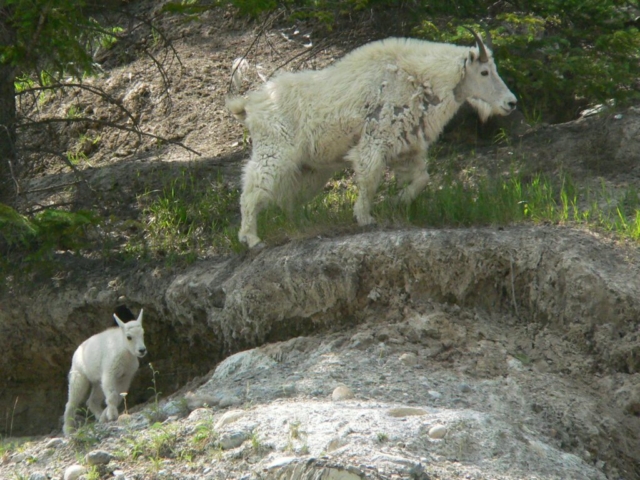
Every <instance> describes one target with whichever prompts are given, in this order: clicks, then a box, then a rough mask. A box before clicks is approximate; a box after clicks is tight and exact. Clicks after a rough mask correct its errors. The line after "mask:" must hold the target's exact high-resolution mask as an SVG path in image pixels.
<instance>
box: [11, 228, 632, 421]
mask: <svg viewBox="0 0 640 480" xmlns="http://www.w3.org/2000/svg"><path fill="white" fill-rule="evenodd" d="M634 256H635V253H633V252H630V251H626V250H625V249H624V248H622V247H615V246H613V245H611V244H610V243H609V242H607V241H605V240H601V239H598V238H596V237H595V236H593V235H591V234H587V233H582V232H578V231H574V230H570V229H558V228H544V227H543V228H539V227H514V228H508V229H491V228H484V229H469V230H411V231H401V232H371V233H365V234H360V235H354V236H351V237H345V238H335V239H316V240H311V241H306V242H300V243H290V244H287V245H284V246H281V247H277V248H271V249H266V250H264V251H261V252H258V253H248V254H246V255H245V256H244V257H233V258H227V259H220V260H218V261H208V262H202V263H198V264H196V265H194V266H192V267H190V268H188V269H186V270H184V271H182V272H178V273H176V272H163V271H162V270H160V269H157V270H148V271H146V270H145V271H135V272H127V271H122V270H119V269H116V268H115V267H111V270H106V271H104V272H103V274H101V275H96V274H93V276H91V275H90V276H89V277H88V278H87V276H86V275H85V276H84V277H83V279H82V281H81V282H80V281H74V280H73V279H71V280H66V281H60V282H54V283H53V284H52V283H46V284H45V283H42V284H33V285H30V289H29V291H28V292H27V291H24V290H17V289H16V290H14V291H11V292H8V293H6V294H5V295H4V298H3V299H2V304H3V308H2V310H1V311H0V315H1V318H0V322H1V324H2V325H3V332H4V335H3V336H2V338H1V339H0V342H2V344H1V345H0V348H2V350H3V352H4V355H3V356H2V358H1V359H0V377H2V378H5V379H7V380H6V382H5V383H4V388H3V389H2V392H1V393H0V405H1V408H2V411H3V412H4V413H3V415H5V416H6V417H7V418H9V419H10V421H11V422H10V423H9V422H7V425H6V426H4V428H5V430H3V432H8V431H9V428H11V429H12V430H11V431H12V432H13V434H16V433H44V432H47V431H50V430H55V429H56V428H58V417H59V416H60V414H61V412H62V410H63V405H64V402H65V397H66V391H65V390H66V378H65V376H66V372H67V370H68V368H69V365H70V359H71V354H72V352H73V350H74V349H75V347H76V346H77V344H79V343H80V342H81V341H82V340H83V339H85V338H87V337H88V336H90V335H91V334H93V333H95V332H96V331H99V330H101V329H103V328H105V327H106V326H108V325H109V324H110V322H111V313H110V312H111V311H112V309H113V307H114V306H115V305H116V304H117V302H118V301H119V300H120V301H123V300H126V301H127V302H128V303H129V304H130V306H132V307H133V308H134V309H135V308H139V307H144V309H145V317H146V318H148V320H147V321H146V322H145V330H146V331H147V335H146V336H147V343H148V347H149V351H150V355H149V357H150V361H151V362H152V363H153V367H154V369H155V370H156V371H158V372H159V376H158V382H160V383H159V387H158V389H159V390H160V391H161V392H164V393H165V394H166V393H168V392H170V391H173V390H175V389H177V388H178V387H179V386H181V385H183V384H184V383H185V382H186V381H187V380H188V379H190V378H193V377H194V376H197V375H200V374H203V373H205V372H206V371H208V370H209V369H210V368H212V367H213V366H215V364H216V363H218V362H219V361H220V360H222V359H223V358H225V357H226V356H228V355H229V354H231V353H233V352H236V351H239V350H243V349H247V348H252V347H255V346H258V345H262V344H264V343H266V342H273V341H278V340H284V339H287V338H292V337H295V336H298V335H305V334H309V333H312V332H317V331H321V330H328V329H335V328H339V327H340V326H350V325H355V324H359V323H362V322H365V321H368V320H370V319H372V318H376V319H384V321H387V322H393V321H395V320H396V319H399V318H401V317H402V316H403V312H405V310H406V309H410V308H414V309H415V308H417V306H420V305H422V304H425V303H429V302H438V303H445V304H451V305H458V306H462V307H468V308H475V309H478V310H480V311H483V312H489V313H490V314H495V315H503V314H509V315H514V316H515V317H516V318H518V319H519V320H520V321H522V322H526V323H527V324H530V325H532V326H535V327H536V328H549V329H553V331H555V332H557V334H558V335H565V336H569V337H570V338H571V339H573V342H574V343H573V344H574V347H575V348H576V349H579V350H580V351H583V352H587V353H589V354H590V357H589V358H590V365H591V367H592V368H593V370H594V371H601V372H609V371H614V372H619V373H623V374H635V373H636V372H638V370H639V369H640V355H638V351H639V344H640V340H639V339H638V336H637V332H638V323H639V320H638V319H639V318H640V315H638V313H639V312H640V300H638V297H637V295H636V292H637V291H638V289H639V287H640V285H639V283H640V278H639V276H638V272H637V266H636V265H638V262H637V260H636V259H635V257H634ZM86 271H96V270H95V269H89V268H86V267H85V272H86ZM147 315H148V317H147ZM532 328H533V327H532ZM532 348H534V347H532ZM535 348H540V347H539V346H538V347H535ZM141 371H142V372H141V374H140V375H139V376H138V379H137V382H138V383H134V385H133V386H132V394H131V397H130V402H132V403H135V401H136V400H137V401H140V400H141V397H145V395H146V397H147V398H148V397H149V396H150V395H151V393H150V392H149V391H147V388H146V387H145V386H148V385H149V383H150V380H149V379H150V375H151V369H145V367H144V366H142V367H141ZM145 372H146V373H145ZM630 408H631V407H630Z"/></svg>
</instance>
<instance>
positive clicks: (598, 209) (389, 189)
mask: <svg viewBox="0 0 640 480" xmlns="http://www.w3.org/2000/svg"><path fill="white" fill-rule="evenodd" d="M398 191H399V188H398V186H397V185H396V184H395V182H394V181H393V180H391V181H389V182H387V183H386V184H385V185H384V186H383V188H382V189H381V191H380V192H379V194H378V198H377V203H376V204H375V206H374V209H373V214H374V217H375V218H376V219H377V221H378V223H379V224H380V225H382V226H393V227H400V228H401V227H406V226H417V227H435V228H442V227H470V226H488V225H496V226H505V225H510V224H518V223H523V222H531V223H534V224H539V223H553V224H563V225H576V226H577V225H579V226H586V227H589V228H592V229H596V230H603V231H607V232H612V233H615V234H616V235H619V236H620V237H622V238H628V239H632V240H636V241H638V240H640V210H639V209H638V207H639V204H640V201H639V200H638V192H637V191H635V190H634V189H628V190H627V191H625V192H623V195H622V196H619V195H618V196H619V197H620V198H617V199H616V198H615V197H614V195H613V193H612V192H609V191H607V189H606V188H604V187H603V188H602V189H601V190H599V191H592V190H589V189H586V188H582V189H581V188H579V187H578V186H576V185H574V183H573V182H572V181H571V178H570V177H568V176H565V177H563V178H562V179H561V180H560V181H558V182H552V181H551V180H549V178H547V177H545V176H542V175H536V176H533V177H530V178H523V177H522V176H519V175H510V176H506V177H502V178H499V179H490V178H481V179H477V180H476V181H475V182H473V183H471V182H462V181H460V180H458V179H455V178H451V177H445V178H443V179H441V180H438V181H434V182H433V184H432V185H431V186H430V187H429V188H427V189H426V190H425V191H424V192H423V193H422V194H421V195H420V196H419V197H418V198H417V199H416V200H415V201H414V202H413V203H412V204H411V205H408V206H407V205H402V204H397V202H395V196H396V195H397V193H398ZM356 197H357V191H356V189H355V187H354V186H353V184H352V183H350V182H349V181H345V180H340V181H336V182H333V184H332V185H331V187H330V188H329V191H328V192H327V193H325V194H324V195H320V196H318V197H317V198H315V199H314V200H312V201H311V202H310V203H308V204H307V205H303V206H300V207H297V208H295V209H294V211H293V213H292V214H290V215H285V214H284V213H283V212H281V211H280V210H278V209H269V210H267V211H266V212H263V213H262V214H261V216H260V221H259V230H258V234H259V235H260V236H261V238H263V239H265V240H266V241H267V243H269V241H270V240H271V241H274V242H275V243H277V242H278V241H280V240H281V239H282V238H283V237H286V238H298V237H308V236H311V235H315V234H317V233H318V232H331V231H340V230H341V229H344V230H349V229H351V230H353V229H357V227H356V226H355V222H354V220H353V218H352V215H353V213H352V212H353V204H354V202H355V199H356Z"/></svg>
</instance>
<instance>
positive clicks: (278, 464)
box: [265, 457, 297, 470]
mask: <svg viewBox="0 0 640 480" xmlns="http://www.w3.org/2000/svg"><path fill="white" fill-rule="evenodd" d="M296 460H297V457H280V458H276V459H275V460H274V461H272V462H271V463H269V464H268V465H267V466H266V467H265V468H266V469H267V470H271V469H273V468H282V467H286V466H287V465H289V464H290V463H291V462H295V461H296Z"/></svg>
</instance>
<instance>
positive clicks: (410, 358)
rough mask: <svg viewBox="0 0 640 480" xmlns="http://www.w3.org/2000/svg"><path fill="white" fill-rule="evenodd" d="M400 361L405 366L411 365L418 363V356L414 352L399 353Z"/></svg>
mask: <svg viewBox="0 0 640 480" xmlns="http://www.w3.org/2000/svg"><path fill="white" fill-rule="evenodd" d="M400 361H401V362H402V363H403V364H404V365H406V366H407V367H413V366H415V365H416V364H417V363H418V356H417V355H416V354H415V353H411V352H409V353H403V354H402V355H400Z"/></svg>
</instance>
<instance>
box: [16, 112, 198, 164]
mask: <svg viewBox="0 0 640 480" xmlns="http://www.w3.org/2000/svg"><path fill="white" fill-rule="evenodd" d="M29 120H30V122H29V123H27V124H24V123H23V124H18V125H17V128H18V129H20V128H26V127H31V126H33V125H44V124H51V123H77V122H89V123H97V124H99V125H103V126H107V127H112V128H116V129H118V130H122V131H125V132H130V133H135V134H136V135H137V136H138V138H139V139H141V137H149V138H153V139H155V140H160V141H162V142H166V143H169V144H171V145H176V146H178V147H181V148H184V149H185V150H187V151H189V152H191V153H193V154H195V155H198V156H202V154H201V153H200V152H198V151H196V150H194V149H193V148H191V147H187V146H186V145H185V144H183V143H181V142H178V141H176V140H171V139H168V138H165V137H162V136H160V135H154V134H153V133H149V132H145V131H144V130H140V129H139V128H132V127H128V126H127V125H123V124H121V123H114V122H109V121H106V120H100V119H97V118H91V117H76V118H44V119H41V120H31V119H29Z"/></svg>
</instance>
